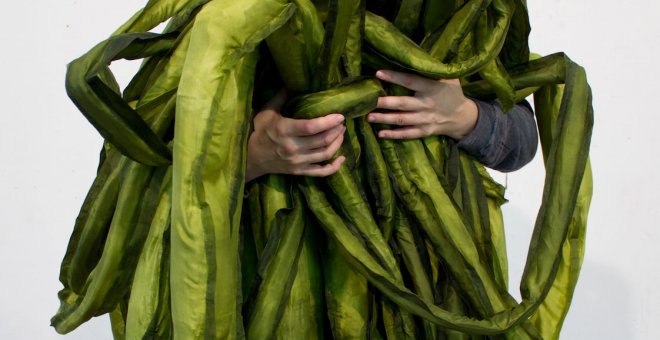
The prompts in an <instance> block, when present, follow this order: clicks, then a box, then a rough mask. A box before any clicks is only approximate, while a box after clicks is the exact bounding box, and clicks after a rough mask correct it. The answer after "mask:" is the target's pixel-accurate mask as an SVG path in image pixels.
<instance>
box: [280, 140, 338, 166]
mask: <svg viewBox="0 0 660 340" xmlns="http://www.w3.org/2000/svg"><path fill="white" fill-rule="evenodd" d="M343 141H344V135H343V134H341V135H339V136H337V138H335V140H334V141H332V143H330V145H328V146H326V147H322V148H318V149H314V150H311V151H310V152H308V153H305V154H300V155H296V156H294V157H292V158H291V163H292V164H311V163H320V162H324V161H327V160H328V159H330V158H332V156H334V154H335V153H336V152H337V150H339V148H340V147H341V143H342V142H343Z"/></svg>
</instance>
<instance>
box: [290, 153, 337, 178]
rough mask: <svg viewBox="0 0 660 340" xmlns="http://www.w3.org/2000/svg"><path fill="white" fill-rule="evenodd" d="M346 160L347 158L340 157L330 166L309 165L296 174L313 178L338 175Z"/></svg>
mask: <svg viewBox="0 0 660 340" xmlns="http://www.w3.org/2000/svg"><path fill="white" fill-rule="evenodd" d="M345 160H346V157H344V156H339V157H337V159H335V160H334V161H332V162H330V163H328V164H309V165H307V166H305V167H303V168H301V169H299V170H298V171H296V174H298V175H305V176H312V177H325V176H330V175H332V174H334V173H336V172H337V171H339V168H340V167H341V165H342V164H344V161H345Z"/></svg>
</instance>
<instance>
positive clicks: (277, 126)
mask: <svg viewBox="0 0 660 340" xmlns="http://www.w3.org/2000/svg"><path fill="white" fill-rule="evenodd" d="M285 100H286V94H285V93H284V91H281V92H280V93H278V94H277V95H276V96H275V97H273V98H272V99H271V100H270V101H269V102H268V103H267V104H266V105H265V106H264V108H263V109H262V110H261V111H260V112H259V113H257V114H256V115H255V117H254V121H253V123H254V131H253V132H252V134H251V135H250V137H249V139H248V149H247V169H246V181H251V180H252V179H255V178H257V177H259V176H262V175H265V174H270V173H273V174H292V175H304V176H315V177H323V176H328V175H331V174H333V173H335V172H337V170H339V167H340V166H341V165H342V163H343V162H344V160H345V157H344V156H339V157H337V158H336V159H335V160H333V161H332V162H330V163H327V164H320V163H321V162H324V161H327V160H329V159H330V158H331V157H332V156H333V155H334V154H335V152H336V151H337V150H338V149H339V147H341V144H342V142H343V140H344V131H345V130H346V128H345V127H344V125H343V124H342V123H343V122H344V116H342V115H341V114H338V113H333V114H329V115H327V116H324V117H319V118H314V119H291V118H286V117H282V115H280V113H279V112H280V110H281V108H282V106H283V105H284V102H285Z"/></svg>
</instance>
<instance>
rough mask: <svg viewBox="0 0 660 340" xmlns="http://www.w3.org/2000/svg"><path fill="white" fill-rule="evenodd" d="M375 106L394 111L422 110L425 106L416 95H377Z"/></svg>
mask: <svg viewBox="0 0 660 340" xmlns="http://www.w3.org/2000/svg"><path fill="white" fill-rule="evenodd" d="M376 107H377V108H380V109H388V110H396V111H423V110H426V109H427V106H426V104H425V103H424V102H422V101H421V100H420V99H419V98H417V97H410V96H386V97H378V103H377V104H376Z"/></svg>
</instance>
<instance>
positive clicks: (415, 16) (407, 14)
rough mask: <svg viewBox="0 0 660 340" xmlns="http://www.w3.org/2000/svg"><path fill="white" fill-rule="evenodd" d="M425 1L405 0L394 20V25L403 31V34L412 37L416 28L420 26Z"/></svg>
mask: <svg viewBox="0 0 660 340" xmlns="http://www.w3.org/2000/svg"><path fill="white" fill-rule="evenodd" d="M423 4H424V1H421V0H403V1H401V5H400V6H399V10H398V12H397V14H396V18H394V25H395V26H396V27H397V28H398V29H399V30H400V31H401V33H403V34H405V35H407V36H408V37H410V36H412V35H413V33H414V32H415V28H417V25H418V24H419V17H420V15H421V9H422V5H423Z"/></svg>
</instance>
